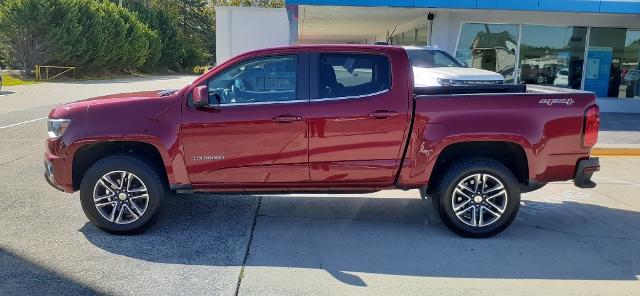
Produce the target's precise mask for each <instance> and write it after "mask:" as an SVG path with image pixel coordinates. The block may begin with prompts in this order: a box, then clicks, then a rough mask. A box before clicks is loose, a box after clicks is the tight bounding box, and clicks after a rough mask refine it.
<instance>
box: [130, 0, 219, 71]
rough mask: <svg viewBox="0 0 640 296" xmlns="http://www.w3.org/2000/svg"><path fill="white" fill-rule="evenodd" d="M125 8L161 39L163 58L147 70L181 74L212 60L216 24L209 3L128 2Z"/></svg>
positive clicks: (191, 0) (186, 0)
mask: <svg viewBox="0 0 640 296" xmlns="http://www.w3.org/2000/svg"><path fill="white" fill-rule="evenodd" d="M123 4H124V6H125V7H126V8H128V9H130V10H131V11H134V12H135V13H137V15H138V17H139V18H140V20H141V21H142V22H144V23H145V24H147V25H148V26H149V27H150V28H151V29H153V30H155V31H156V32H157V33H158V36H159V37H160V40H161V47H160V57H159V59H158V60H157V61H156V62H155V63H148V64H146V65H145V67H147V68H153V67H166V68H169V69H173V70H177V71H180V70H185V69H191V68H193V67H194V66H197V65H205V64H207V63H209V62H210V61H211V60H212V57H213V54H212V53H214V52H215V31H214V28H213V27H214V23H215V20H214V18H213V6H211V5H208V4H207V1H206V0H125V1H123Z"/></svg>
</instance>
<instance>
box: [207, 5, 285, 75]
mask: <svg viewBox="0 0 640 296" xmlns="http://www.w3.org/2000/svg"><path fill="white" fill-rule="evenodd" d="M290 43H291V42H290V34H289V20H288V17H287V11H286V9H284V8H258V7H227V6H217V7H216V63H217V64H220V63H222V62H224V61H226V60H228V59H230V58H231V57H233V56H235V55H238V54H241V53H243V52H247V51H251V50H255V49H260V48H266V47H273V46H283V45H289V44H290Z"/></svg>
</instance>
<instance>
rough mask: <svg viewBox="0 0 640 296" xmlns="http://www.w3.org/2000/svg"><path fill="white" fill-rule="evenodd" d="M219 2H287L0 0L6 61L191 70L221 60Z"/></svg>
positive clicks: (93, 69)
mask: <svg viewBox="0 0 640 296" xmlns="http://www.w3.org/2000/svg"><path fill="white" fill-rule="evenodd" d="M120 3H122V7H121V6H119V4H120ZM214 5H227V6H230V5H236V6H237V5H241V6H261V7H283V6H284V1H283V0H122V1H121V0H110V1H109V0H0V59H1V60H2V62H3V63H7V64H9V65H13V66H19V67H21V68H23V69H25V70H31V69H33V68H34V66H35V65H36V64H40V65H44V64H48V65H64V66H77V67H79V68H78V70H79V71H80V72H84V73H100V72H107V71H108V72H121V71H134V70H140V69H144V70H156V69H159V70H162V69H172V70H175V71H184V70H190V69H192V68H193V67H195V66H201V65H206V64H209V63H211V62H212V61H213V60H214V54H215V11H214V8H213V6H214Z"/></svg>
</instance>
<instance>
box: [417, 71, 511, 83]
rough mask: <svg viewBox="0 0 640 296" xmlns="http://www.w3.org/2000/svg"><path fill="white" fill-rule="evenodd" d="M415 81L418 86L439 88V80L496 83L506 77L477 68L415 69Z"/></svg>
mask: <svg viewBox="0 0 640 296" xmlns="http://www.w3.org/2000/svg"><path fill="white" fill-rule="evenodd" d="M413 79H414V83H415V85H416V86H438V85H440V84H439V83H438V82H437V80H438V79H451V80H472V81H495V80H504V77H503V76H502V75H500V74H499V73H496V72H491V71H487V70H482V69H476V68H462V67H438V68H419V67H413Z"/></svg>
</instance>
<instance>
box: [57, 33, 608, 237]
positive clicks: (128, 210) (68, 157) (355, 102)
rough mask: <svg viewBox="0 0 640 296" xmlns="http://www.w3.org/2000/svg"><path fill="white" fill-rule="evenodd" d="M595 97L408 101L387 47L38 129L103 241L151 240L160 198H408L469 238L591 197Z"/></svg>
mask: <svg viewBox="0 0 640 296" xmlns="http://www.w3.org/2000/svg"><path fill="white" fill-rule="evenodd" d="M599 117H600V115H599V109H598V106H597V105H596V103H595V97H594V94H593V93H589V92H580V91H573V90H562V89H558V88H543V87H532V86H525V85H504V84H490V85H486V84H474V83H473V82H469V83H466V82H460V83H457V84H455V85H445V86H438V87H428V88H418V87H414V82H413V72H412V61H411V59H410V58H409V57H408V55H407V52H406V50H405V49H403V48H401V47H394V46H357V45H322V46H291V47H282V48H272V49H264V50H258V51H253V52H249V53H245V54H242V55H240V56H237V57H235V58H233V59H231V60H229V61H227V62H225V63H224V64H221V65H219V66H217V67H215V68H213V69H212V70H210V71H208V72H207V73H205V74H204V75H202V76H201V77H199V78H197V79H196V80H195V81H193V83H191V84H189V85H188V86H186V87H184V88H183V89H181V90H175V91H151V92H138V93H129V94H119V95H111V96H104V97H98V98H93V99H89V100H84V101H78V102H74V103H70V104H67V105H63V106H58V107H56V108H55V109H53V110H52V111H51V113H50V114H49V123H48V126H49V139H48V140H47V145H46V152H45V177H46V180H47V181H48V183H49V184H51V185H52V186H53V187H55V188H57V189H60V190H63V191H65V192H74V191H77V190H79V191H80V200H81V204H82V208H83V210H84V212H85V213H86V215H87V217H88V218H89V220H91V221H92V222H93V223H95V224H96V225H97V226H99V227H100V228H102V229H105V230H107V231H109V232H112V233H126V232H136V231H140V230H142V229H144V228H145V227H147V226H149V225H150V224H151V222H152V221H153V218H154V217H155V216H156V214H157V212H158V208H159V207H160V206H161V203H162V199H163V197H164V196H165V194H166V193H168V192H172V191H173V192H219V193H299V192H325V193H327V192H329V193H338V192H339V193H345V192H348V193H365V192H374V191H379V190H385V189H396V188H397V189H420V190H421V194H422V196H423V197H428V198H429V199H431V200H432V201H433V204H434V208H435V209H436V210H437V211H438V213H439V215H440V217H441V219H442V220H443V222H444V223H445V224H446V226H447V227H449V228H450V229H451V230H453V231H454V232H456V233H458V234H460V235H462V236H467V237H488V236H491V235H494V234H497V233H499V232H501V231H502V230H504V229H505V228H507V226H508V225H509V224H510V223H511V222H512V221H513V219H514V218H515V216H516V213H517V211H518V207H519V205H520V194H521V193H522V192H528V191H532V190H536V189H538V188H540V187H542V186H543V185H544V184H546V183H547V182H552V181H565V180H574V183H575V185H576V186H578V187H581V188H589V187H593V186H595V183H593V182H592V181H591V180H590V179H591V176H592V174H593V173H594V172H595V171H597V170H599V167H600V166H599V162H598V159H597V158H592V157H590V153H591V148H592V147H593V146H594V145H595V143H596V141H597V137H598V129H599Z"/></svg>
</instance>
